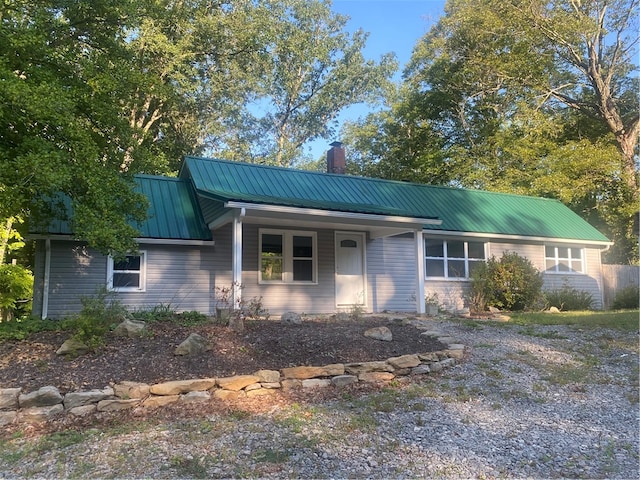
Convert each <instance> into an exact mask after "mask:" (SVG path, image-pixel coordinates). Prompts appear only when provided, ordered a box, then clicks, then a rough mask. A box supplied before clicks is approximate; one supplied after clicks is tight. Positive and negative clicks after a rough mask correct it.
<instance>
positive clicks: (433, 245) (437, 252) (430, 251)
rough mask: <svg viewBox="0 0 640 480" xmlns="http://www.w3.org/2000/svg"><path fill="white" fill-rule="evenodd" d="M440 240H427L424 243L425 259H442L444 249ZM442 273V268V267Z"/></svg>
mask: <svg viewBox="0 0 640 480" xmlns="http://www.w3.org/2000/svg"><path fill="white" fill-rule="evenodd" d="M442 245H443V242H442V240H431V239H427V240H426V241H425V245H424V246H425V249H426V254H427V257H444V247H443V246H442ZM443 273H444V267H443Z"/></svg>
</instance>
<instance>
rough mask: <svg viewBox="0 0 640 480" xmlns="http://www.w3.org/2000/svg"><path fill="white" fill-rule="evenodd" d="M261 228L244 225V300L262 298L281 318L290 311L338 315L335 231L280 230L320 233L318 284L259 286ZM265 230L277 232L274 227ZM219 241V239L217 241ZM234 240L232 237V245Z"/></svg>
mask: <svg viewBox="0 0 640 480" xmlns="http://www.w3.org/2000/svg"><path fill="white" fill-rule="evenodd" d="M260 228H261V227H260V226H259V225H250V224H245V225H244V228H243V243H244V249H243V256H242V283H243V285H244V289H243V291H242V295H243V298H244V299H245V300H250V299H251V298H253V297H256V298H259V297H262V303H263V305H264V307H265V308H267V309H268V310H269V312H270V313H271V314H274V315H280V314H282V313H284V312H287V311H294V312H298V313H332V312H335V310H336V306H335V275H334V271H335V255H334V231H333V230H309V229H297V228H294V229H292V228H282V229H281V230H300V231H310V232H316V234H317V242H318V245H317V247H318V248H317V255H318V258H317V268H318V282H317V284H314V285H310V284H295V283H288V284H260V283H258V271H259V267H258V259H259V250H258V248H259V246H258V239H259V236H258V231H259V229H260ZM264 228H270V229H277V230H280V228H278V227H275V226H273V225H269V226H268V227H267V226H265V227H264ZM217 240H218V238H216V241H217ZM230 241H231V239H230V238H229V242H230Z"/></svg>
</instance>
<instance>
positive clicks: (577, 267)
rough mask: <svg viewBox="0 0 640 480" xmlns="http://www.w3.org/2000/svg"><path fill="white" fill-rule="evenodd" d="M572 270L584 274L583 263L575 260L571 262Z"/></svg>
mask: <svg viewBox="0 0 640 480" xmlns="http://www.w3.org/2000/svg"><path fill="white" fill-rule="evenodd" d="M571 269H572V270H573V271H574V272H582V262H581V261H580V260H573V261H572V262H571Z"/></svg>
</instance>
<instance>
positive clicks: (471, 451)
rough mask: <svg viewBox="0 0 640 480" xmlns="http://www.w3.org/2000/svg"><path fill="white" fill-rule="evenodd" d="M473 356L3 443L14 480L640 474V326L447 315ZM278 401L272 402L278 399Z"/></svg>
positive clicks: (0, 469) (3, 466)
mask: <svg viewBox="0 0 640 480" xmlns="http://www.w3.org/2000/svg"><path fill="white" fill-rule="evenodd" d="M433 327H434V328H436V329H438V330H440V331H442V332H443V333H446V334H449V335H451V336H453V337H454V338H455V339H456V340H458V341H460V343H464V344H465V345H467V346H468V356H467V358H466V359H465V360H464V361H463V362H462V363H460V364H459V365H457V366H455V367H453V368H450V369H448V370H446V371H444V372H442V373H440V374H437V375H430V376H425V377H422V378H413V379H411V380H409V381H407V382H405V381H398V382H393V383H392V384H390V385H388V386H387V387H384V388H381V389H378V390H376V391H373V392H369V393H362V392H359V391H350V390H344V391H340V392H339V393H337V394H331V395H328V396H327V397H328V398H325V399H322V400H320V399H317V398H316V399H314V398H311V399H308V400H305V401H296V402H291V401H282V400H280V401H278V400H274V401H273V403H272V404H271V405H263V406H262V407H263V408H262V409H261V410H257V411H253V412H252V411H248V410H244V409H242V408H231V409H229V410H227V411H211V412H203V411H200V413H199V414H197V415H195V414H194V415H192V416H188V415H187V416H183V417H182V418H178V419H173V420H168V418H170V416H166V418H165V417H163V418H158V417H156V418H150V419H144V418H137V419H135V420H131V419H129V420H128V421H127V422H123V423H122V424H121V425H113V424H111V426H109V427H101V428H89V427H87V428H83V429H79V430H68V431H66V432H65V431H63V432H58V433H55V434H50V435H46V436H29V435H25V436H20V435H14V437H13V438H10V439H5V440H4V441H2V440H0V478H22V477H38V478H61V477H80V478H103V477H119V478H120V477H124V478H140V477H145V478H176V477H180V478H229V477H232V478H239V477H242V478H247V477H250V478H256V477H260V478H265V477H267V478H380V479H382V478H385V479H386V478H398V479H400V478H496V477H498V478H523V477H526V478H557V477H565V478H567V477H568V478H638V477H639V475H640V471H639V465H640V461H639V455H638V452H639V450H640V445H639V420H640V419H639V403H638V401H639V400H638V377H639V369H638V352H639V349H638V334H637V332H635V333H622V332H618V331H613V330H603V329H598V330H579V329H576V328H573V327H564V326H549V327H545V326H535V327H531V326H526V327H525V326H518V325H513V324H507V323H505V324H499V325H496V324H487V323H481V322H474V321H466V322H460V321H448V320H439V321H434V322H433ZM270 401H271V400H270Z"/></svg>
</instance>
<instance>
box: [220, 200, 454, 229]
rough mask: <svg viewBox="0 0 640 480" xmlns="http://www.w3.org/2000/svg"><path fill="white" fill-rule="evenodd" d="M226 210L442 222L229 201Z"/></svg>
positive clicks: (407, 221)
mask: <svg viewBox="0 0 640 480" xmlns="http://www.w3.org/2000/svg"><path fill="white" fill-rule="evenodd" d="M224 206H225V207H227V208H240V209H244V210H245V211H246V212H247V214H249V212H252V211H255V212H261V213H266V214H274V215H283V214H289V215H305V216H313V217H316V218H317V219H321V218H326V219H327V220H335V219H340V220H347V221H354V220H355V221H363V222H382V223H389V224H398V223H402V224H410V225H442V220H440V219H437V218H414V217H401V216H395V215H380V214H374V213H355V212H343V211H333V210H321V209H316V208H301V207H286V206H282V205H269V204H260V203H247V202H236V201H230V202H225V204H224Z"/></svg>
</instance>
